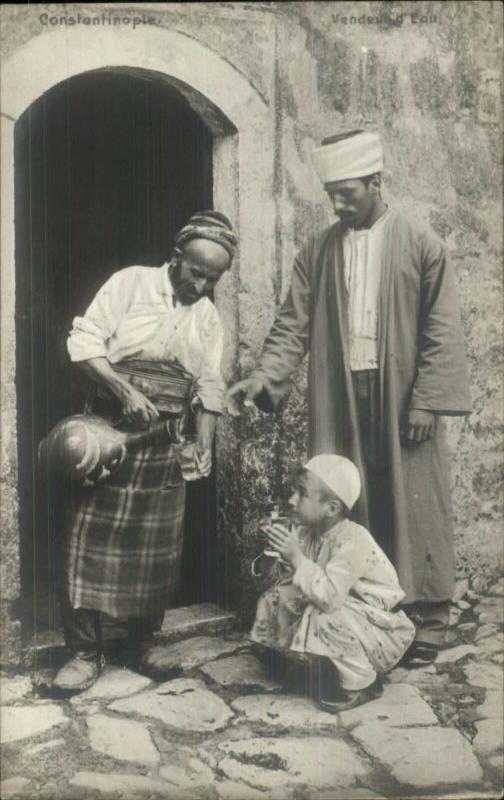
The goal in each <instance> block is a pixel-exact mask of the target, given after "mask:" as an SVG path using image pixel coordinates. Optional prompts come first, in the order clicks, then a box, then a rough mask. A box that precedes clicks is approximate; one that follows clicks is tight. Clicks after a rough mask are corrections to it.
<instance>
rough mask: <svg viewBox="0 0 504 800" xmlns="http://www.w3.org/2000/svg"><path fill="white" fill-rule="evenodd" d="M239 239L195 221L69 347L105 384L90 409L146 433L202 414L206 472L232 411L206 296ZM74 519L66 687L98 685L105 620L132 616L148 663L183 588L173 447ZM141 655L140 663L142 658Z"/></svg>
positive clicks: (210, 218) (113, 290)
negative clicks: (218, 432)
mask: <svg viewBox="0 0 504 800" xmlns="http://www.w3.org/2000/svg"><path fill="white" fill-rule="evenodd" d="M235 246H236V238H235V236H234V233H233V231H232V229H231V225H230V223H229V220H228V219H227V218H226V217H225V216H224V215H223V214H220V213H219V212H213V211H205V212H201V213H198V214H195V215H194V216H193V217H191V219H190V220H189V222H188V224H187V225H186V226H185V227H184V228H183V229H182V230H181V231H180V232H179V233H178V235H177V236H176V237H175V247H174V249H173V252H172V255H171V258H170V261H169V262H168V263H167V264H164V265H163V266H162V267H160V268H151V267H136V266H134V267H128V268H126V269H123V270H120V271H119V272H116V273H115V274H114V275H112V277H111V278H110V279H109V280H108V281H107V282H106V283H105V285H104V286H103V287H102V288H101V289H100V290H99V292H98V294H97V295H96V297H95V299H94V300H93V302H92V303H91V305H90V306H89V308H88V310H87V311H86V313H85V315H84V316H83V317H76V318H75V319H74V322H73V329H72V331H71V333H70V337H69V339H68V350H69V353H70V358H71V359H72V361H74V362H77V363H78V364H79V366H81V367H82V368H83V369H84V370H85V372H86V373H87V375H88V376H90V377H91V378H92V380H93V382H94V383H95V385H96V387H97V391H96V397H95V400H94V404H93V407H92V410H93V411H94V412H96V413H99V414H100V415H101V416H105V417H108V418H113V417H115V418H117V417H122V419H123V427H122V429H123V430H138V429H142V428H145V427H146V426H148V425H150V424H151V423H152V422H153V421H154V420H157V419H158V418H160V417H163V415H167V414H170V415H174V414H175V415H182V414H184V413H186V412H187V411H188V408H189V406H192V410H193V411H194V415H195V420H196V430H197V437H198V443H197V456H196V458H197V466H198V469H199V472H200V474H202V475H208V474H209V472H210V470H211V447H212V440H213V437H214V432H215V424H216V419H217V415H218V414H220V413H221V411H222V403H223V396H224V384H223V382H222V378H221V375H220V361H221V356H222V339H223V337H222V329H221V324H220V319H219V315H218V313H217V310H216V309H215V306H214V305H213V304H212V303H211V302H210V300H209V299H208V297H206V295H207V294H208V292H210V291H211V290H212V289H213V288H214V287H215V285H216V284H217V282H218V280H219V279H220V278H221V276H222V275H223V273H224V272H225V271H226V270H228V269H229V268H230V266H231V261H232V258H233V254H234V250H235ZM72 500H73V502H72V504H71V505H70V508H69V513H68V519H67V522H66V532H65V533H66V538H65V544H64V568H63V587H62V590H63V591H62V618H63V626H64V631H65V638H66V642H67V645H68V647H69V648H70V652H71V659H70V661H69V662H68V663H67V664H65V666H64V667H63V668H62V669H61V670H60V671H59V673H58V675H57V676H56V679H55V685H56V687H58V688H61V689H66V690H82V689H85V688H87V687H89V686H90V685H91V684H92V683H93V682H94V681H95V680H96V678H97V676H98V672H99V663H100V658H99V657H100V655H101V654H100V649H101V648H100V629H101V621H102V619H103V615H104V614H105V615H108V616H109V617H113V618H121V619H124V618H128V620H129V630H130V638H133V639H134V640H135V645H136V648H137V650H138V652H139V654H140V655H141V654H142V652H145V651H146V649H147V647H148V645H149V642H150V640H151V638H152V633H153V631H154V630H156V629H158V628H159V627H160V626H161V623H162V620H163V615H164V610H165V608H166V606H167V603H168V601H169V600H170V598H171V597H172V596H173V595H174V593H175V592H176V590H177V588H178V581H179V573H180V559H181V553H182V538H183V522H184V508H185V483H184V481H183V479H182V475H181V472H180V468H179V466H178V464H177V463H176V461H175V458H174V454H173V449H172V448H171V447H169V446H167V445H165V444H157V445H156V444H151V445H150V446H146V447H144V449H143V450H141V451H140V452H139V453H136V454H135V455H134V456H130V457H128V458H127V459H126V460H125V461H124V463H123V464H122V465H121V467H120V468H119V470H118V472H117V473H116V474H115V475H114V476H113V478H112V479H110V480H109V482H107V483H105V484H103V485H102V486H97V487H95V488H93V489H92V490H79V491H77V492H76V493H75V496H74V497H73V498H72ZM140 655H139V657H140Z"/></svg>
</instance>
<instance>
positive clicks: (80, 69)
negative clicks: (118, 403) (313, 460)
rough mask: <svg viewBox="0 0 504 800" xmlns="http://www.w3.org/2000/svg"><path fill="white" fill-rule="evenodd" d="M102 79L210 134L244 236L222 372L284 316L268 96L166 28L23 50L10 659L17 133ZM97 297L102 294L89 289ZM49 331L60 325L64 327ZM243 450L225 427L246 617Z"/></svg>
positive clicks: (9, 641) (74, 35)
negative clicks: (32, 110) (121, 83)
mask: <svg viewBox="0 0 504 800" xmlns="http://www.w3.org/2000/svg"><path fill="white" fill-rule="evenodd" d="M90 34H91V35H90ZM99 72H101V73H108V74H109V75H110V73H112V72H113V73H114V74H116V75H119V74H121V75H124V76H130V77H134V78H137V79H139V78H142V79H143V80H144V81H151V82H152V81H159V82H161V83H162V84H164V85H165V86H168V87H172V89H175V90H176V91H177V92H178V93H179V99H180V100H181V99H182V98H183V99H184V100H185V102H186V107H187V109H192V110H193V111H194V112H196V114H197V116H198V117H199V118H200V120H202V121H203V122H204V124H205V126H206V127H207V129H208V130H209V131H210V132H211V135H212V159H211V160H212V165H211V187H212V193H213V204H214V207H216V208H220V209H221V210H223V211H224V212H225V213H226V214H228V216H229V217H230V219H231V220H232V222H233V225H234V227H235V230H236V231H237V233H238V235H239V250H238V253H237V257H236V259H235V262H234V265H233V270H232V271H231V272H230V273H229V274H228V275H226V276H225V277H224V278H223V279H222V281H221V282H220V284H219V286H218V287H217V291H216V297H215V302H216V305H217V307H218V309H219V312H220V315H221V319H222V321H223V325H224V329H225V331H226V337H225V351H224V359H223V371H224V376H225V378H226V379H227V380H229V379H231V377H232V376H234V375H236V374H237V369H239V368H240V367H241V368H243V369H247V367H248V366H249V362H250V360H251V358H253V354H254V352H255V351H257V349H258V347H260V345H261V343H262V341H263V338H264V334H265V332H266V328H267V326H268V324H269V319H270V318H271V315H272V313H273V309H274V292H273V288H272V287H273V272H272V267H271V265H272V264H273V263H274V257H275V224H276V221H275V220H276V217H275V214H276V212H275V201H274V169H273V165H274V163H275V161H274V154H275V148H274V135H275V124H274V114H273V113H272V111H273V108H272V107H271V106H270V102H271V98H268V97H267V96H265V95H264V94H261V93H260V92H258V90H257V89H256V88H255V87H254V85H253V84H252V83H250V82H249V81H248V80H247V79H246V78H245V77H244V75H243V74H242V73H241V72H240V70H239V69H237V68H235V67H234V66H233V65H232V64H230V63H229V62H228V61H227V60H226V59H225V58H223V57H221V56H219V55H218V54H217V53H215V52H214V51H212V49H210V48H209V47H207V46H206V45H205V44H203V43H201V42H199V41H197V40H196V39H194V38H192V37H188V36H186V35H184V34H182V33H179V32H177V31H174V30H168V29H164V28H149V29H145V30H144V31H143V32H142V37H141V38H139V37H138V36H137V35H136V34H133V32H131V31H130V32H126V31H121V32H118V31H117V30H112V29H101V30H100V31H98V30H96V29H93V31H88V30H85V29H84V28H83V27H80V28H74V29H61V28H60V29H59V30H54V31H50V32H47V33H43V34H42V35H38V36H35V37H34V38H32V39H31V40H29V41H28V42H27V44H25V45H24V46H23V47H21V48H18V49H16V50H15V51H14V52H13V54H12V56H11V57H10V58H9V59H7V60H6V61H5V62H4V64H3V69H2V75H1V88H2V92H1V101H2V108H1V112H2V113H1V126H2V136H1V143H2V154H1V158H2V162H1V163H2V169H1V202H2V212H3V213H2V240H1V261H2V272H1V282H2V283H1V286H2V292H1V312H2V313H1V318H2V359H1V362H0V369H1V381H0V389H1V403H2V411H3V418H2V442H1V447H2V462H1V472H2V475H1V480H2V493H3V494H2V504H1V508H0V516H1V518H2V520H1V525H0V529H1V536H2V553H3V555H4V560H3V574H5V576H6V579H5V580H3V581H2V590H1V598H0V601H1V602H0V617H1V621H2V626H3V631H4V642H3V644H4V647H3V653H4V661H5V662H7V661H15V660H17V659H19V658H20V653H21V649H20V625H19V617H20V614H19V601H20V600H22V599H23V593H22V592H21V586H20V573H21V569H20V522H21V518H22V514H23V513H24V509H23V502H22V501H23V497H24V495H23V492H24V491H25V488H26V487H25V485H24V482H23V481H24V480H25V479H23V480H20V479H22V478H23V475H22V474H21V473H20V472H19V464H18V457H17V455H18V452H19V447H18V440H20V441H21V440H22V437H23V435H24V434H23V430H22V429H21V428H22V425H21V424H20V423H21V420H20V419H19V418H18V414H17V394H18V391H17V387H18V382H19V381H22V375H21V371H20V372H19V375H18V374H17V366H18V365H19V358H17V356H16V345H17V343H18V342H19V339H20V337H19V335H18V336H17V335H16V329H17V327H18V326H19V324H21V325H22V324H23V321H22V320H21V319H19V318H18V317H16V274H19V269H16V265H17V261H18V260H20V259H21V256H22V253H21V251H19V252H16V247H15V242H16V225H17V220H16V209H15V203H14V196H15V191H14V190H15V169H14V153H15V147H14V142H15V129H16V125H17V122H18V120H20V119H21V118H22V117H23V115H24V114H25V112H26V111H27V109H28V108H29V107H30V106H31V105H32V104H33V103H35V102H37V101H38V100H39V98H41V97H42V96H44V95H45V94H46V93H48V92H49V91H50V90H51V89H53V88H54V87H58V86H59V85H60V84H63V83H64V82H65V81H69V80H73V79H77V78H79V76H84V75H86V74H89V73H96V74H98V73H99ZM271 85H273V84H271ZM86 177H87V178H89V176H86ZM47 222H48V220H46V222H44V225H46V223H47ZM174 224H175V223H174ZM44 230H46V231H47V227H46V228H45V229H44ZM151 233H152V231H151ZM128 235H130V232H128ZM18 238H19V237H18ZM136 258H137V256H135V259H136ZM110 266H111V271H112V268H113V267H112V265H110ZM98 282H99V281H98ZM89 292H90V293H92V291H91V289H90V290H89ZM69 313H70V312H69ZM49 322H50V323H51V325H53V324H56V322H57V321H56V320H52V319H51V320H49ZM65 391H67V392H68V391H69V390H67V389H66V388H65ZM32 402H33V403H34V405H36V404H37V403H39V402H42V400H41V398H39V397H32ZM240 448H241V444H240V437H239V433H238V431H237V430H236V428H235V426H234V425H233V424H232V423H230V422H229V421H228V420H226V419H223V420H222V421H221V423H220V426H219V435H218V438H217V451H218V458H217V463H218V469H217V474H216V482H217V496H218V500H217V506H218V508H217V520H218V525H217V539H218V541H217V550H218V553H219V558H220V559H221V560H222V564H223V569H222V575H223V582H224V584H225V586H226V587H231V586H232V584H234V589H235V595H234V600H233V605H234V607H235V608H236V610H239V604H240V602H241V599H240V592H239V588H237V587H239V586H240V581H241V574H240V570H241V566H240V564H241V561H240V559H241V555H240V553H241V548H242V547H243V545H242V542H246V537H244V536H243V535H242V526H244V525H246V524H247V521H246V519H244V518H243V516H242V494H241V485H240V481H239V473H240V468H241V467H240V465H241V455H240ZM32 463H33V462H32ZM244 563H245V562H244Z"/></svg>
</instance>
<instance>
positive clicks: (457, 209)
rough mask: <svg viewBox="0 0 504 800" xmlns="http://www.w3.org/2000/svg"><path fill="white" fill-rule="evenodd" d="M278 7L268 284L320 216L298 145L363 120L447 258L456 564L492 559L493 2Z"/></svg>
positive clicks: (495, 449) (498, 149)
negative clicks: (278, 185)
mask: <svg viewBox="0 0 504 800" xmlns="http://www.w3.org/2000/svg"><path fill="white" fill-rule="evenodd" d="M287 5H288V6H289V7H288V8H285V12H284V13H283V14H281V15H280V16H281V20H280V24H279V26H278V29H279V56H278V81H279V85H280V87H281V91H280V92H279V97H280V102H281V109H280V113H279V118H280V120H281V123H280V124H281V126H282V147H283V155H284V158H283V166H284V170H283V174H282V177H283V191H282V207H281V211H282V215H283V224H282V237H283V241H284V242H285V247H284V251H283V261H282V270H283V277H284V280H283V284H282V290H283V291H284V290H285V287H286V285H287V281H288V272H289V268H290V263H291V261H292V256H293V253H294V251H295V249H296V248H297V247H299V246H300V245H301V243H302V241H303V239H304V238H305V237H306V236H307V235H308V234H309V233H311V231H312V229H313V228H314V227H315V229H316V228H319V227H322V225H323V224H324V221H325V219H330V214H329V209H328V206H327V203H326V202H325V201H324V199H323V197H322V195H321V192H320V190H319V188H318V187H317V186H315V187H314V186H313V177H312V175H311V173H310V170H309V166H308V165H309V153H310V150H311V148H312V145H313V144H316V143H317V142H318V141H319V140H320V139H321V138H322V137H323V136H325V135H328V134H329V133H330V132H331V131H333V130H334V129H336V128H337V127H338V125H340V124H341V125H342V126H345V125H351V124H354V123H356V122H357V123H362V122H366V121H367V122H371V123H373V124H375V125H376V126H377V128H378V130H379V131H380V132H381V134H382V136H383V141H384V147H385V164H386V166H385V172H384V181H385V187H386V197H387V198H388V199H389V200H390V202H392V203H395V204H398V205H400V206H401V207H403V208H405V209H406V210H407V211H410V212H414V213H415V214H416V215H417V217H418V218H420V219H422V220H423V221H425V222H428V223H430V225H431V226H432V227H433V228H434V230H435V231H436V232H437V233H438V234H439V235H440V236H441V237H442V238H443V239H444V240H445V242H446V244H447V246H448V249H449V252H450V254H451V258H452V260H453V262H454V266H455V270H456V278H457V284H458V289H459V295H460V301H461V306H462V317H463V325H464V331H465V335H466V342H467V352H468V360H469V367H470V373H471V388H472V398H473V408H474V410H473V414H472V415H471V416H470V417H469V418H465V419H463V420H450V430H449V445H450V452H451V467H452V476H451V477H452V485H453V504H454V519H455V531H456V541H457V551H458V564H459V569H460V570H461V571H466V570H469V571H473V570H479V569H481V568H483V569H492V568H493V567H494V566H495V559H496V557H498V556H500V558H502V543H501V530H502V527H501V526H502V490H501V487H502V445H503V438H502V434H503V416H502V412H503V405H502V396H503V387H502V200H501V198H502V170H501V164H502V144H501V137H502V130H501V113H502V111H501V100H500V88H501V60H502V38H501V32H502V7H501V5H500V4H498V3H485V2H483V3H451V2H447V3H428V2H414V3H358V4H354V3H337V4H331V3H319V4H310V3H306V4H292V5H291V4H287ZM385 13H386V14H387V15H388V19H382V20H381V21H379V20H377V19H376V18H377V17H378V16H379V15H380V14H381V15H382V16H384V14H385ZM415 14H416V15H417V17H416V18H415V17H414V15H415ZM338 15H339V16H338ZM352 15H354V16H356V17H357V22H352V21H351V19H350V18H351V17H352ZM345 17H346V18H347V20H348V21H347V22H346V23H345V22H344V19H345ZM364 17H365V19H366V20H368V17H371V18H373V19H374V21H373V22H372V23H369V24H368V22H367V21H366V22H365V23H364V22H363V18H364ZM401 18H402V20H403V21H402V24H399V22H400V19H401ZM414 20H417V21H414ZM302 376H303V373H301V375H300V376H299V377H300V380H299V381H297V380H295V381H293V392H292V394H291V396H290V399H289V402H288V403H287V407H286V409H285V411H284V417H283V420H282V423H281V425H282V458H283V465H284V469H283V470H282V472H284V471H287V472H289V467H290V466H291V464H292V463H293V462H295V461H296V460H297V458H298V456H299V455H300V447H299V431H300V429H302V427H303V423H304V420H305V418H306V415H305V406H304V382H303V380H302Z"/></svg>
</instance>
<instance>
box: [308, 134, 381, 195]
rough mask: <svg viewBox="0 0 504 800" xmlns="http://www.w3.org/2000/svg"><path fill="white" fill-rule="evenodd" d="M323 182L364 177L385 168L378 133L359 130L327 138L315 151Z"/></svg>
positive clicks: (315, 161)
mask: <svg viewBox="0 0 504 800" xmlns="http://www.w3.org/2000/svg"><path fill="white" fill-rule="evenodd" d="M312 158H313V164H314V166H315V170H316V171H317V174H318V176H319V178H320V180H321V181H322V183H323V184H328V183H335V182H336V181H348V180H353V179H354V178H363V177H364V176H366V175H373V174H374V173H375V172H381V171H382V170H383V149H382V145H381V141H380V137H379V136H378V134H377V133H371V132H370V131H363V130H356V131H346V132H344V133H337V134H335V135H334V136H329V137H328V138H327V139H324V140H323V142H322V146H321V147H317V149H316V150H314V151H313V153H312Z"/></svg>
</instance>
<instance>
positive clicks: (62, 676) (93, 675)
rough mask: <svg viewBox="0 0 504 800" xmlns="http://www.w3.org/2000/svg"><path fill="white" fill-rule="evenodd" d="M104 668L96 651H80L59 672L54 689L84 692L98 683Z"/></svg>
mask: <svg viewBox="0 0 504 800" xmlns="http://www.w3.org/2000/svg"><path fill="white" fill-rule="evenodd" d="M102 666H103V658H102V659H100V658H99V657H98V654H97V653H96V652H94V651H91V652H85V651H80V652H78V653H75V655H74V656H73V657H72V658H71V659H70V660H69V661H67V662H66V664H64V665H63V666H62V667H61V669H60V670H58V672H57V674H56V677H55V679H54V681H53V688H54V689H59V690H61V691H63V692H84V691H85V690H86V689H90V688H91V686H92V685H93V684H94V683H95V682H96V681H97V679H98V677H99V675H100V672H101V669H102Z"/></svg>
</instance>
